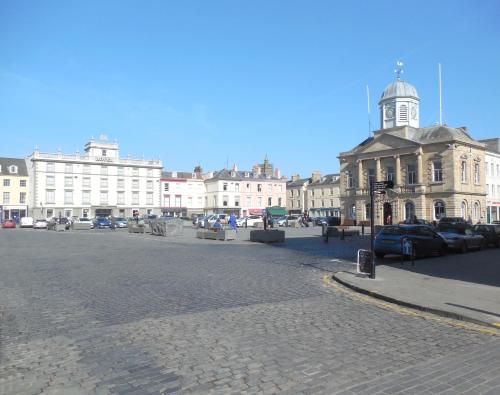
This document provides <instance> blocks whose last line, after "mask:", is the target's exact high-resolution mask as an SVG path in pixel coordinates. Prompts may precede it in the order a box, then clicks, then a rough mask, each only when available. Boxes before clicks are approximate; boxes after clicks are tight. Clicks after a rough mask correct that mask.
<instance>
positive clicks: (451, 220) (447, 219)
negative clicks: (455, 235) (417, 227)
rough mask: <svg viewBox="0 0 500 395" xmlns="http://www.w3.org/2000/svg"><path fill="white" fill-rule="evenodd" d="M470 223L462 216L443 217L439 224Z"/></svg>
mask: <svg viewBox="0 0 500 395" xmlns="http://www.w3.org/2000/svg"><path fill="white" fill-rule="evenodd" d="M444 224H446V225H468V224H467V221H466V220H465V219H463V218H462V217H443V218H441V219H440V220H439V225H444Z"/></svg>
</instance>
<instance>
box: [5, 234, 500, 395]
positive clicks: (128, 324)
mask: <svg viewBox="0 0 500 395" xmlns="http://www.w3.org/2000/svg"><path fill="white" fill-rule="evenodd" d="M317 232H320V230H319V229H316V230H315V229H308V230H306V229H304V230H300V229H299V230H293V231H291V232H288V231H287V234H289V239H288V240H287V241H286V242H285V243H283V244H280V245H262V244H258V243H250V242H248V241H246V240H245V237H246V235H245V233H243V232H239V233H238V235H239V237H240V239H239V240H236V241H234V242H222V241H214V240H199V239H196V238H195V236H194V231H193V230H190V229H185V232H184V234H183V235H179V236H176V237H171V238H163V237H154V236H151V235H142V234H129V233H127V232H126V231H120V230H117V231H114V232H113V231H109V230H93V231H79V232H77V231H74V232H60V233H56V232H53V231H36V230H31V229H22V230H21V229H16V230H0V251H2V256H1V259H0V273H1V276H0V394H1V395H11V394H12V395H14V394H15V395H34V394H44V395H46V394H52V395H56V394H64V395H72V394H73V395H83V394H85V395H89V394H99V395H101V394H102V395H116V394H118V395H138V394H141V395H143V394H203V395H205V394H254V395H256V394H263V395H265V394H284V395H287V394H290V395H291V394H294V395H295V394H324V395H331V394H398V393H399V394H429V393H442V394H460V393H470V394H489V395H493V394H498V393H500V363H499V361H500V342H498V339H499V336H500V331H499V330H496V329H495V328H485V327H484V326H479V325H475V324H471V323H462V322H460V321H455V320H450V319H444V318H443V319H441V317H438V318H439V319H436V316H434V315H432V314H427V313H421V312H416V313H411V314H410V313H409V312H408V311H404V310H402V309H399V308H394V307H391V306H392V305H390V306H389V304H385V303H384V304H383V303H378V302H377V301H376V299H373V298H369V297H365V296H363V298H361V297H360V296H359V294H358V293H356V292H352V291H350V290H349V289H347V288H345V287H340V286H338V285H336V284H335V283H334V282H333V281H332V282H331V284H327V283H326V282H325V278H328V276H329V275H331V273H333V272H338V271H342V270H349V268H352V267H353V264H352V262H350V261H349V259H351V258H350V257H351V256H352V255H353V252H352V250H353V248H356V247H357V246H358V245H361V244H363V243H365V242H366V240H365V239H364V238H357V239H355V238H352V239H349V240H345V241H340V240H337V239H335V240H331V241H330V242H329V243H328V244H327V243H324V242H323V240H322V239H321V237H319V236H318V234H317ZM335 256H338V257H343V258H335ZM464 256H471V257H472V256H473V255H472V254H470V255H469V254H465V255H464Z"/></svg>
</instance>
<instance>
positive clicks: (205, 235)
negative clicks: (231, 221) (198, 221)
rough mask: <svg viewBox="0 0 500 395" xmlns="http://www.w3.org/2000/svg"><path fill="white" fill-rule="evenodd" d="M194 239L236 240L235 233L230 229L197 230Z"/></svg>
mask: <svg viewBox="0 0 500 395" xmlns="http://www.w3.org/2000/svg"><path fill="white" fill-rule="evenodd" d="M196 237H197V238H198V239H210V240H222V241H228V240H234V239H236V231H235V230H232V229H220V230H217V231H213V230H199V231H198V232H196Z"/></svg>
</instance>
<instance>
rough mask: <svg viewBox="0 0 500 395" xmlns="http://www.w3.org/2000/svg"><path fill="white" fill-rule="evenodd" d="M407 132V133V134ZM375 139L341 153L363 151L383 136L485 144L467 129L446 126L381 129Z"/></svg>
mask: <svg viewBox="0 0 500 395" xmlns="http://www.w3.org/2000/svg"><path fill="white" fill-rule="evenodd" d="M406 132H407V133H406ZM374 133H375V137H369V138H367V139H365V140H363V141H362V142H361V143H359V144H358V145H357V146H355V147H354V148H353V149H351V150H350V151H346V152H341V153H340V156H342V155H350V154H354V153H356V152H358V151H360V150H362V147H363V146H367V145H369V144H371V143H372V142H373V141H375V140H376V139H377V138H380V137H381V136H382V135H390V136H395V137H397V138H400V139H403V140H407V141H411V142H413V143H417V144H432V143H446V142H449V141H461V142H464V143H469V144H476V145H482V144H483V143H482V142H481V141H479V140H474V139H473V138H472V137H471V136H470V134H469V132H468V131H467V128H465V127H461V128H452V127H450V126H446V125H437V126H428V127H425V128H414V127H411V126H398V127H395V128H390V129H381V130H378V131H375V132H374Z"/></svg>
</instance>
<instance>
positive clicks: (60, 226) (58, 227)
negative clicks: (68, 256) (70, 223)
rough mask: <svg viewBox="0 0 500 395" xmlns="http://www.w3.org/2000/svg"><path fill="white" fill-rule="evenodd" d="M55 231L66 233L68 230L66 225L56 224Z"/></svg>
mask: <svg viewBox="0 0 500 395" xmlns="http://www.w3.org/2000/svg"><path fill="white" fill-rule="evenodd" d="M54 230H55V231H56V232H64V231H65V230H66V224H56V226H55V227H54Z"/></svg>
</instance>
